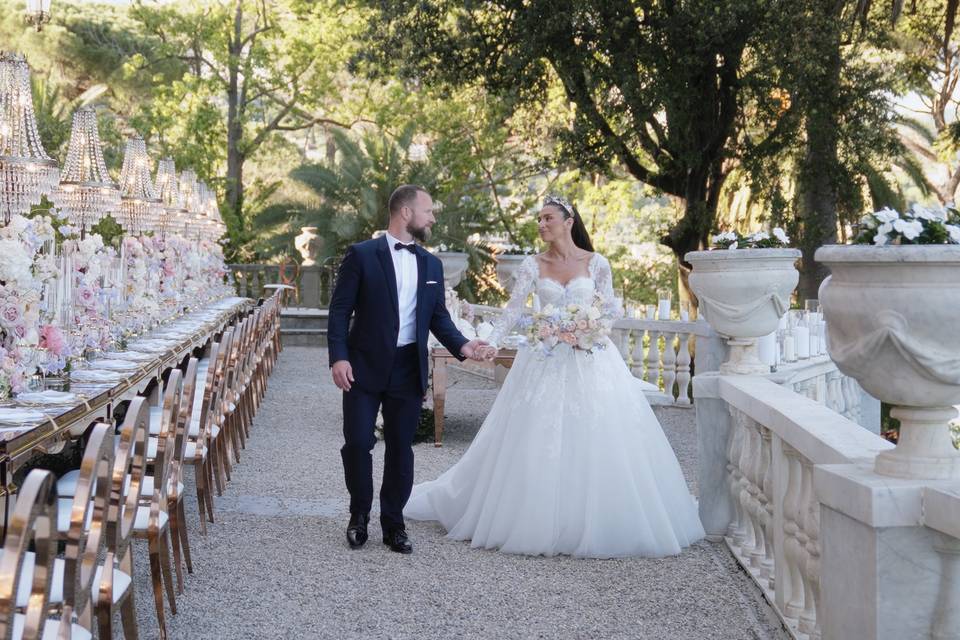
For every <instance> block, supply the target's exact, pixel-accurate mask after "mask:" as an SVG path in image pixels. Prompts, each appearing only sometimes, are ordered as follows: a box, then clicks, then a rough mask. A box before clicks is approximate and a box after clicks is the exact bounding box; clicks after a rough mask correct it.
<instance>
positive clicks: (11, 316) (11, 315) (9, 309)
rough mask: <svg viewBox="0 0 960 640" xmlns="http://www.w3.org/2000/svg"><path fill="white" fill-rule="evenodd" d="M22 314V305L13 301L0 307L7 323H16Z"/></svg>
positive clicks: (0, 314) (1, 314)
mask: <svg viewBox="0 0 960 640" xmlns="http://www.w3.org/2000/svg"><path fill="white" fill-rule="evenodd" d="M20 316H21V314H20V307H18V306H17V305H15V304H13V303H12V302H8V303H7V304H5V305H3V308H2V309H0V317H2V318H3V320H4V322H5V323H7V324H11V325H12V324H16V323H17V322H19V321H20Z"/></svg>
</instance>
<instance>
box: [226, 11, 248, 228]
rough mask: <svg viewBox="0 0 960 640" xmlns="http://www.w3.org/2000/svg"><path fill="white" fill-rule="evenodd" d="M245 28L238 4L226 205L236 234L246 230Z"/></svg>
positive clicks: (233, 41)
mask: <svg viewBox="0 0 960 640" xmlns="http://www.w3.org/2000/svg"><path fill="white" fill-rule="evenodd" d="M242 27H243V3H242V2H241V1H240V0H237V2H236V4H235V10H234V19H233V35H232V37H231V40H230V43H229V52H230V59H229V62H228V72H227V73H228V77H227V82H228V84H227V184H226V198H225V204H226V206H227V213H228V215H229V216H232V217H233V218H234V220H235V221H236V224H237V228H236V231H237V232H240V231H241V230H242V229H243V163H244V161H245V160H246V158H245V156H244V153H243V152H242V151H241V149H240V144H241V141H242V139H243V122H242V118H241V114H240V109H241V104H240V55H241V53H242V51H241V50H240V47H241V42H242V41H241V30H242Z"/></svg>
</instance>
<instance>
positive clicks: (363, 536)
mask: <svg viewBox="0 0 960 640" xmlns="http://www.w3.org/2000/svg"><path fill="white" fill-rule="evenodd" d="M369 522H370V516H369V514H366V513H352V514H350V524H348V525H347V543H348V544H349V545H350V548H351V549H359V548H360V547H362V546H363V544H364V543H365V542H366V541H367V537H368V536H367V524H368V523H369Z"/></svg>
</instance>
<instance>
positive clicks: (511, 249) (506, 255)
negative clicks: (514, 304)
mask: <svg viewBox="0 0 960 640" xmlns="http://www.w3.org/2000/svg"><path fill="white" fill-rule="evenodd" d="M500 249H501V251H500V252H498V253H497V255H496V260H497V280H499V281H500V286H501V287H503V288H504V289H505V290H507V291H509V290H510V288H511V287H512V286H513V278H514V274H516V272H517V269H519V268H520V263H522V262H523V261H524V260H526V258H527V256H532V255H536V253H537V249H536V248H535V247H521V246H519V245H515V244H504V245H501V246H500Z"/></svg>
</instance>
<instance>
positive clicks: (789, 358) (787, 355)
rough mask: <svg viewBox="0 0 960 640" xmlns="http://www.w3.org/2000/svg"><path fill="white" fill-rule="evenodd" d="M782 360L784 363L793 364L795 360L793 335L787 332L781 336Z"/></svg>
mask: <svg viewBox="0 0 960 640" xmlns="http://www.w3.org/2000/svg"><path fill="white" fill-rule="evenodd" d="M783 360H784V362H795V361H796V360H797V350H796V344H795V338H794V335H793V333H791V332H789V331H788V332H787V333H786V334H784V336H783Z"/></svg>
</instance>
